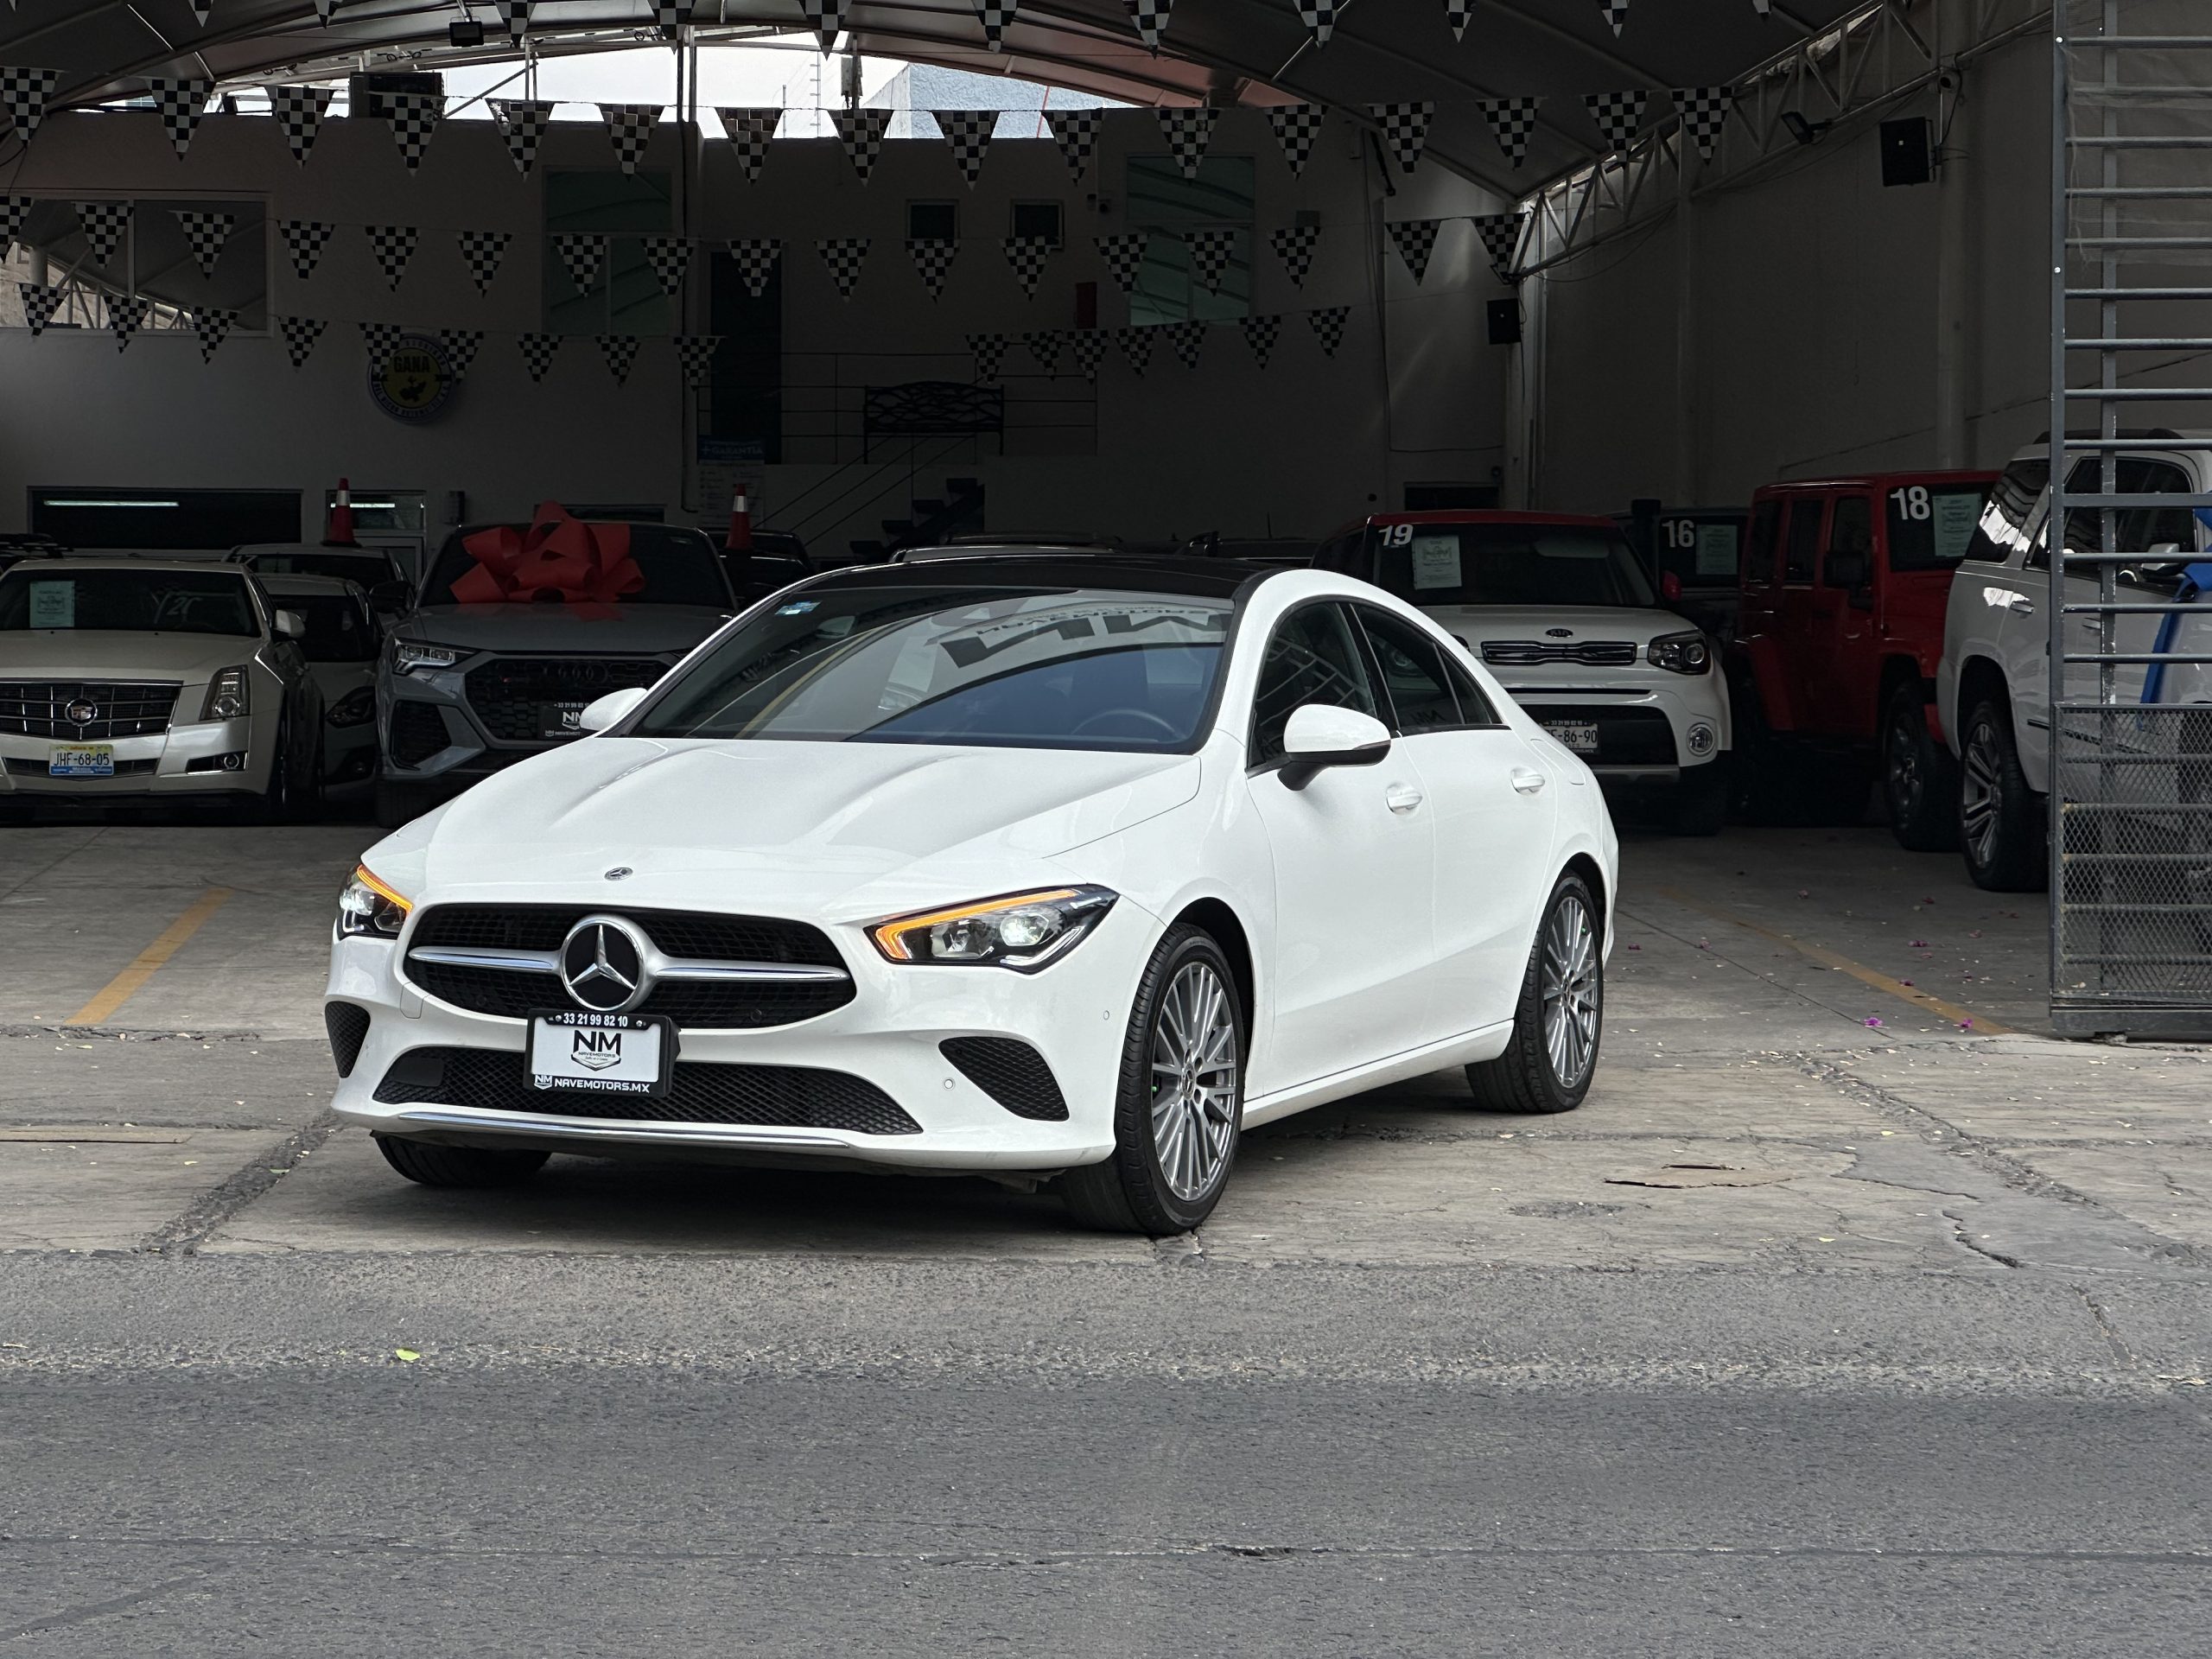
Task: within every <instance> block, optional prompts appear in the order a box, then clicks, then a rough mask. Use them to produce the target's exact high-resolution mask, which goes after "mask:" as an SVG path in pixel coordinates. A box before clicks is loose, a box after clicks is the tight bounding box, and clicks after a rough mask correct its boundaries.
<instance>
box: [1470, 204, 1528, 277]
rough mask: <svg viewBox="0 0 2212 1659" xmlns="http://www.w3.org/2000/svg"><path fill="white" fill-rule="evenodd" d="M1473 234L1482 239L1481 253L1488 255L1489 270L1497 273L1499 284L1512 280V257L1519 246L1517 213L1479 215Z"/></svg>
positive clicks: (1519, 228) (1519, 233)
mask: <svg viewBox="0 0 2212 1659" xmlns="http://www.w3.org/2000/svg"><path fill="white" fill-rule="evenodd" d="M1475 234H1476V235H1477V236H1479V237H1480V238H1482V239H1483V251H1484V252H1485V253H1487V254H1489V255H1490V268H1491V270H1494V271H1496V272H1497V277H1498V280H1499V281H1500V282H1509V283H1510V282H1511V281H1512V280H1513V256H1514V253H1515V252H1516V251H1517V250H1518V249H1519V247H1520V246H1521V215H1520V214H1518V213H1481V214H1478V215H1477V216H1476V219H1475Z"/></svg>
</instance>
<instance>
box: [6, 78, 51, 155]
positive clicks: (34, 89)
mask: <svg viewBox="0 0 2212 1659" xmlns="http://www.w3.org/2000/svg"><path fill="white" fill-rule="evenodd" d="M60 79H61V72H60V70H59V69H24V68H20V67H16V66H15V65H12V64H0V115H4V116H5V117H7V118H8V124H10V126H12V127H14V128H15V130H16V137H18V138H20V139H22V141H23V142H24V143H27V144H28V143H30V141H31V135H32V134H33V133H35V132H36V131H37V130H38V124H39V122H40V121H41V119H42V118H44V117H45V115H46V100H47V99H49V98H51V97H52V96H53V95H54V86H56V85H57V84H58V83H59V82H60Z"/></svg>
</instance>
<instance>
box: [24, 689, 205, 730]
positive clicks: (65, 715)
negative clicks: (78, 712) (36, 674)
mask: <svg viewBox="0 0 2212 1659" xmlns="http://www.w3.org/2000/svg"><path fill="white" fill-rule="evenodd" d="M179 690H181V688H180V687H179V686H178V684H177V683H176V682H175V681H174V680H158V681H156V680H146V681H128V680H0V732H12V733H14V734H16V736H17V737H59V738H63V739H67V740H70V741H79V740H81V741H86V742H92V741H100V740H104V739H107V738H114V737H158V736H160V735H161V734H162V733H163V732H166V731H167V730H168V728H169V720H170V718H171V716H172V715H175V712H176V698H177V692H178V691H179ZM73 703H89V704H90V705H91V706H92V710H93V715H92V719H90V720H88V721H82V722H79V721H74V720H72V719H71V718H70V717H69V709H70V705H71V704H73Z"/></svg>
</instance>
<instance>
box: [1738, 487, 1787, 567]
mask: <svg viewBox="0 0 2212 1659" xmlns="http://www.w3.org/2000/svg"><path fill="white" fill-rule="evenodd" d="M1781 528H1782V503H1781V502H1780V501H1778V500H1777V499H1774V498H1773V497H1771V496H1770V497H1768V498H1767V499H1765V500H1764V501H1762V502H1760V503H1759V504H1758V505H1757V506H1756V507H1753V508H1752V509H1751V537H1750V540H1749V542H1748V543H1746V545H1745V549H1744V581H1745V584H1746V585H1747V586H1748V585H1754V584H1755V585H1757V586H1758V587H1761V588H1768V587H1771V586H1773V584H1774V547H1775V540H1776V536H1775V532H1776V531H1778V530H1780V529H1781Z"/></svg>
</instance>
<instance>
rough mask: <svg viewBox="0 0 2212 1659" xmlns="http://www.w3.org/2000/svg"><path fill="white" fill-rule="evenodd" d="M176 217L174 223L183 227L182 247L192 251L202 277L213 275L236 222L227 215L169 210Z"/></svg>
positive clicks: (174, 208)
mask: <svg viewBox="0 0 2212 1659" xmlns="http://www.w3.org/2000/svg"><path fill="white" fill-rule="evenodd" d="M169 211H170V212H172V213H175V215H176V222H177V223H178V224H180V225H181V226H183V227H184V245H185V246H187V247H188V248H190V249H191V250H192V257H193V259H194V261H195V262H196V263H197V264H199V266H200V275H201V276H202V277H213V275H214V274H215V261H216V260H218V259H219V258H221V257H223V245H224V244H225V243H226V242H228V241H229V240H230V239H231V232H232V231H233V230H235V229H236V228H237V227H238V220H237V219H235V218H234V217H232V215H231V214H229V213H193V212H190V211H188V210H187V209H184V208H181V207H173V208H171V209H170V210H169Z"/></svg>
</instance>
